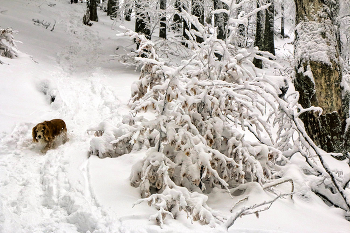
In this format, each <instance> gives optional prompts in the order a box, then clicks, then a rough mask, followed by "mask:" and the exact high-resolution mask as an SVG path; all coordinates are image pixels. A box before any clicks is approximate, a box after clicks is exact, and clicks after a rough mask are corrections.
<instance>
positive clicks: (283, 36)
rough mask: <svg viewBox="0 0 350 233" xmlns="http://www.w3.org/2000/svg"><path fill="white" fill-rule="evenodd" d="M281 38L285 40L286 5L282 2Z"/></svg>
mask: <svg viewBox="0 0 350 233" xmlns="http://www.w3.org/2000/svg"><path fill="white" fill-rule="evenodd" d="M281 37H282V38H285V33H284V3H283V2H281Z"/></svg>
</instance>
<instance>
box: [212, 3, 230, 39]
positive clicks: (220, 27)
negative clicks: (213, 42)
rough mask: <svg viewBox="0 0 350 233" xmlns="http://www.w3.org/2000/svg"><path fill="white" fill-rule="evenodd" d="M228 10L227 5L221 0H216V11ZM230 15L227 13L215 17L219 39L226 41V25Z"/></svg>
mask: <svg viewBox="0 0 350 233" xmlns="http://www.w3.org/2000/svg"><path fill="white" fill-rule="evenodd" d="M219 9H226V10H227V9H228V6H227V4H225V3H224V2H222V1H220V0H214V10H219ZM227 20H228V15H227V13H225V12H221V13H217V14H215V16H214V23H215V24H214V26H215V27H216V28H217V38H218V39H221V40H224V39H225V38H226V25H227Z"/></svg>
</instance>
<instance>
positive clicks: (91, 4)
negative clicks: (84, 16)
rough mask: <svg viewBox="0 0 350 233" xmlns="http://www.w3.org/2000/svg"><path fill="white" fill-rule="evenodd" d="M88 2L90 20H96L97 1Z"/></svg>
mask: <svg viewBox="0 0 350 233" xmlns="http://www.w3.org/2000/svg"><path fill="white" fill-rule="evenodd" d="M88 4H89V11H90V20H91V21H95V22H98V16H97V2H96V0H90V1H89V2H88Z"/></svg>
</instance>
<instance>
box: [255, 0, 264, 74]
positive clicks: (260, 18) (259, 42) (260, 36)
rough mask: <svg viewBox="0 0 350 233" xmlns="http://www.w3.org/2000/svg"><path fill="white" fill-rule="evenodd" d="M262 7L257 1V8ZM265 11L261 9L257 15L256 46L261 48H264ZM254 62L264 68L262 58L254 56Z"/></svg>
mask: <svg viewBox="0 0 350 233" xmlns="http://www.w3.org/2000/svg"><path fill="white" fill-rule="evenodd" d="M259 7H261V5H260V3H259V0H257V1H256V8H259ZM263 18H264V17H263V13H262V11H259V12H258V13H257V15H256V32H255V41H254V46H256V47H258V48H259V49H260V50H262V49H263V46H262V45H263ZM253 64H254V65H255V66H256V67H258V68H260V69H262V60H260V59H256V58H254V60H253Z"/></svg>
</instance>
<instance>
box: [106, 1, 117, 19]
mask: <svg viewBox="0 0 350 233" xmlns="http://www.w3.org/2000/svg"><path fill="white" fill-rule="evenodd" d="M115 5H116V0H108V2H107V15H108V16H109V15H112V14H113V7H115Z"/></svg>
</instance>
